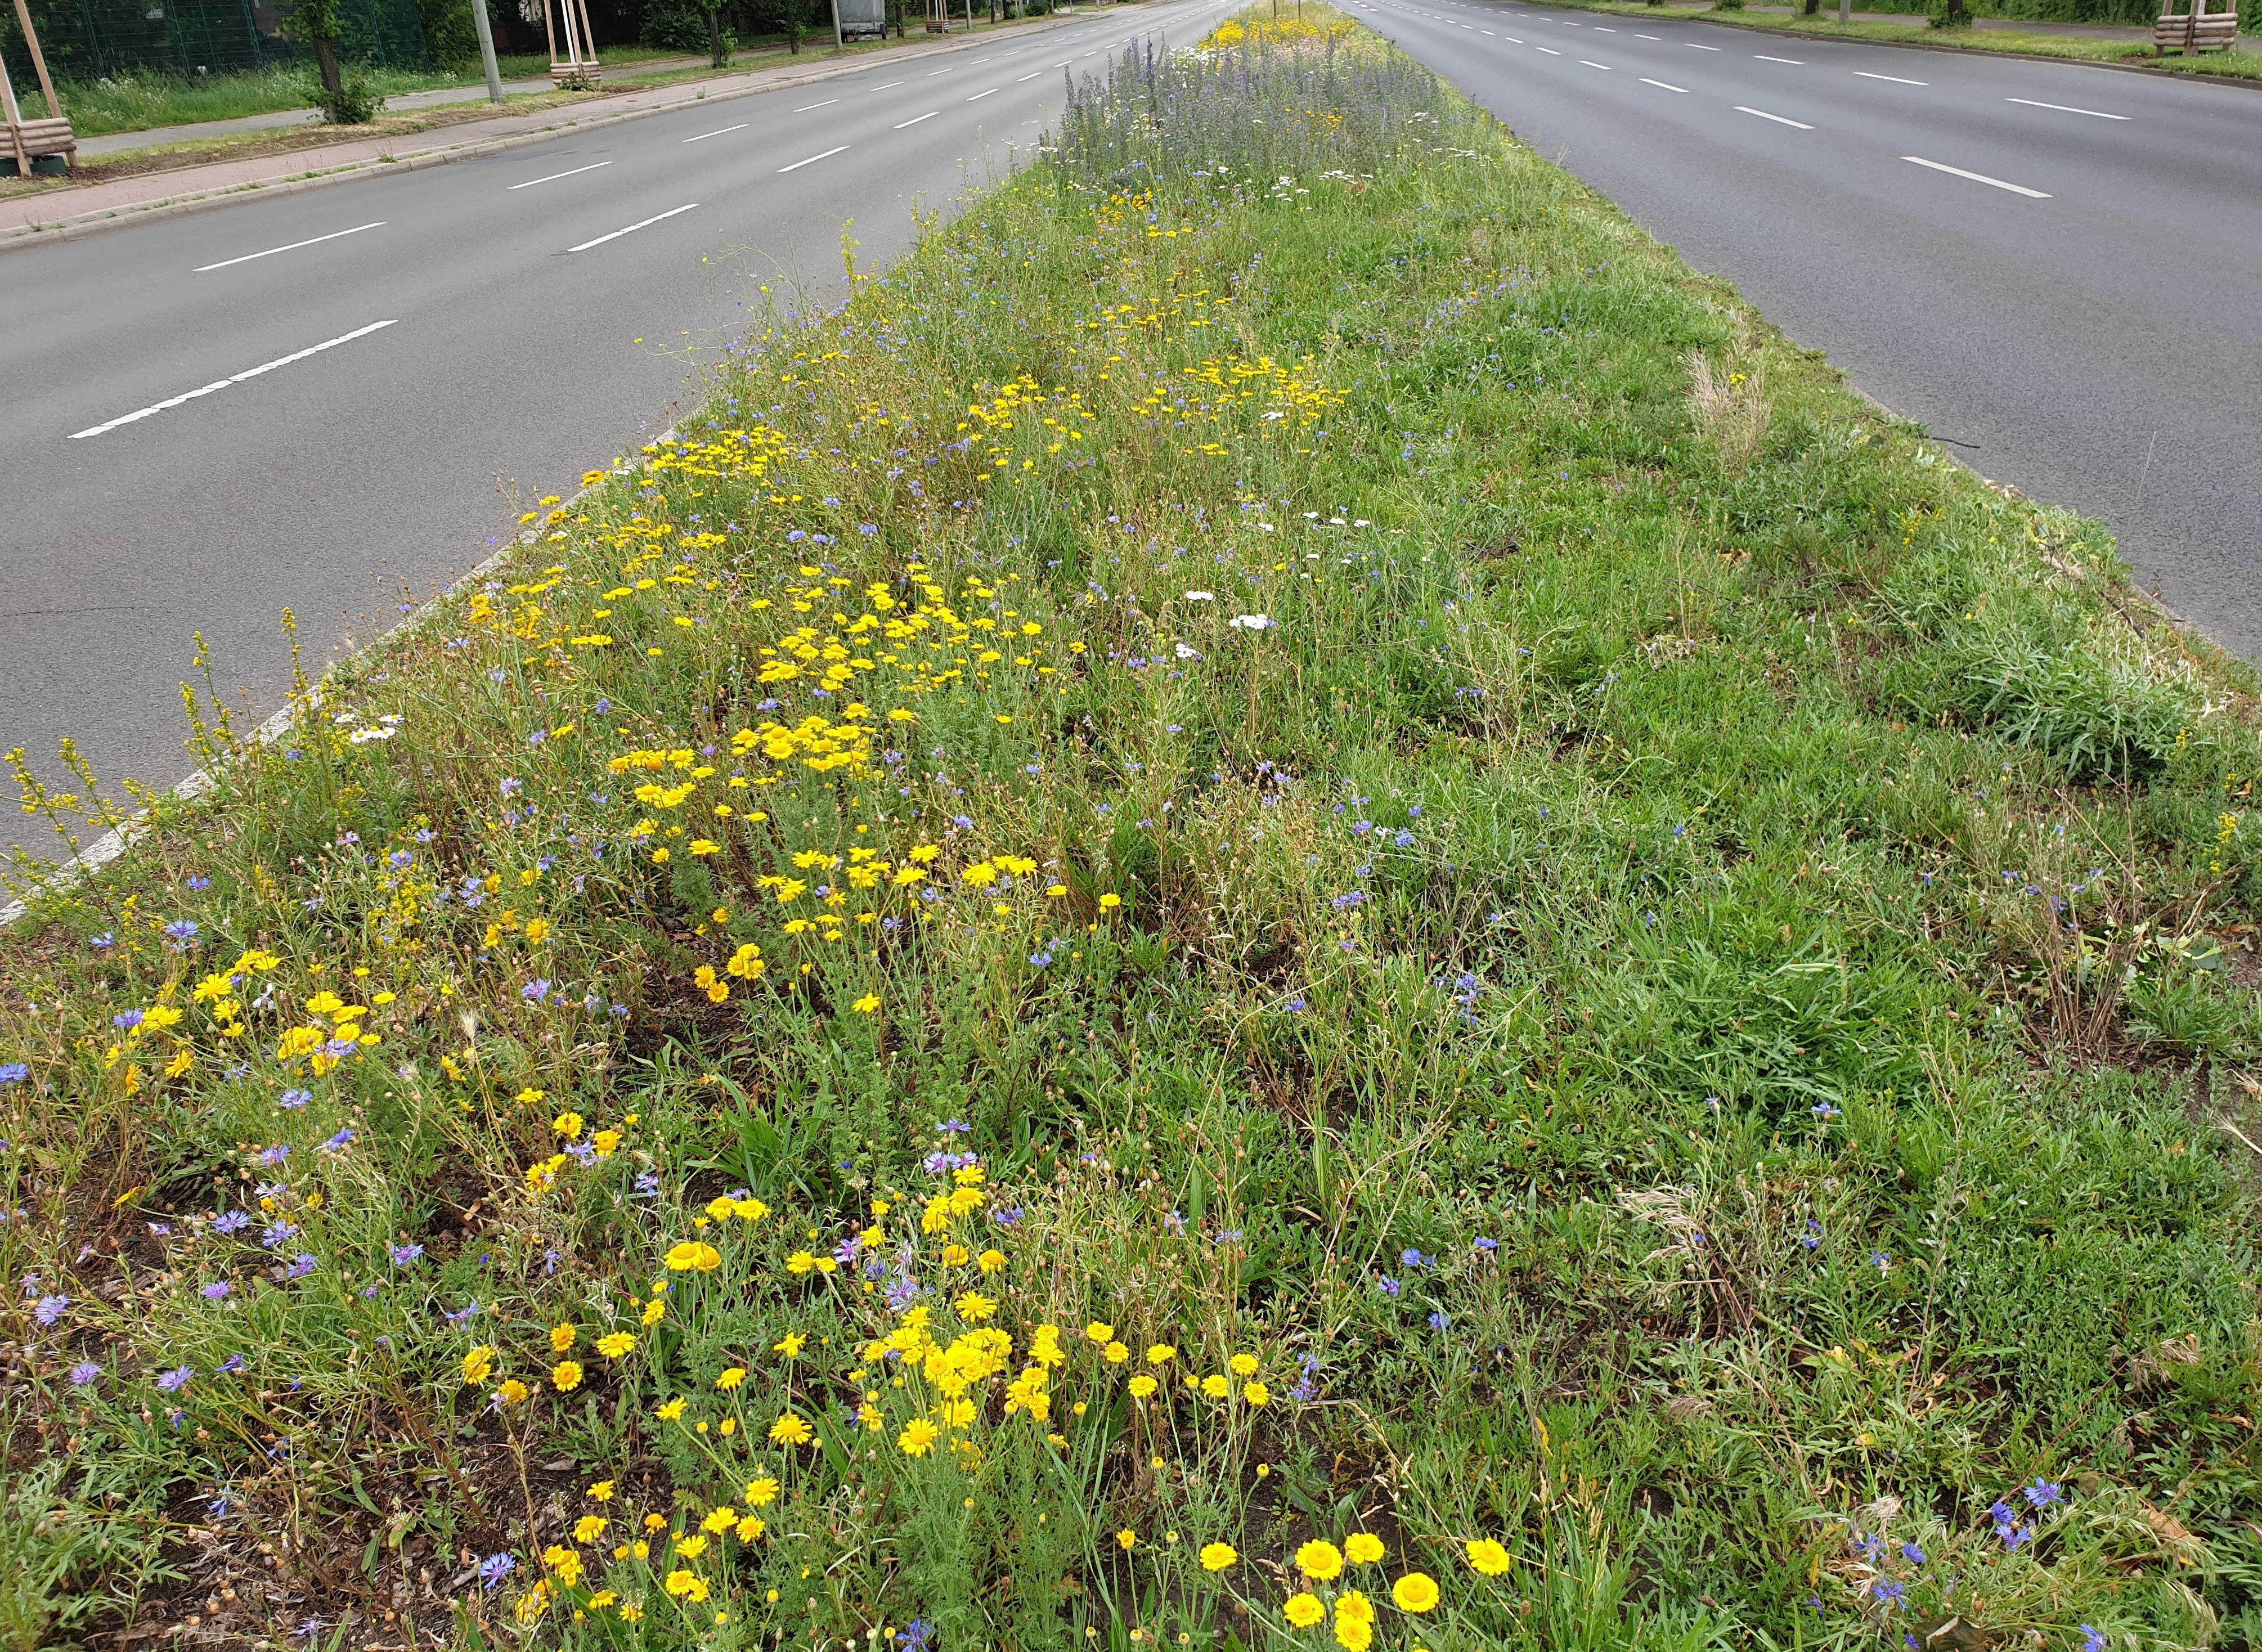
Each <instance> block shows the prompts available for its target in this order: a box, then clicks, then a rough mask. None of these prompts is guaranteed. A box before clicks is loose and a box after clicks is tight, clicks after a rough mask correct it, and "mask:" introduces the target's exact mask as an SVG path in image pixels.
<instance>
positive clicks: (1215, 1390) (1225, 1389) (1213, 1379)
mask: <svg viewBox="0 0 2262 1652" xmlns="http://www.w3.org/2000/svg"><path fill="white" fill-rule="evenodd" d="M1201 1391H1202V1392H1203V1393H1205V1394H1207V1395H1208V1396H1210V1398H1212V1399H1214V1400H1222V1399H1228V1398H1230V1397H1231V1396H1232V1394H1233V1384H1232V1383H1230V1382H1228V1381H1226V1380H1225V1379H1224V1378H1223V1377H1222V1376H1221V1375H1219V1374H1217V1373H1216V1372H1214V1371H1213V1372H1211V1373H1210V1374H1208V1375H1207V1376H1206V1377H1204V1378H1203V1379H1202V1380H1201Z"/></svg>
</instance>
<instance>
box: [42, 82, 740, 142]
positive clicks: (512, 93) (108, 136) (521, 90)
mask: <svg viewBox="0 0 2262 1652" xmlns="http://www.w3.org/2000/svg"><path fill="white" fill-rule="evenodd" d="M698 61H703V60H701V59H697V58H686V59H685V60H684V61H683V62H682V63H681V64H677V63H671V64H669V65H668V67H669V68H671V69H675V68H688V67H689V66H690V65H691V64H693V63H695V62H698ZM637 67H638V68H639V69H643V68H645V67H646V66H645V65H644V64H641V63H640V64H638V66H637ZM502 90H503V95H504V96H505V97H525V96H527V95H529V94H530V93H533V92H545V91H548V90H550V79H549V76H543V77H542V78H540V79H538V80H507V81H505V82H503V83H502ZM486 95H487V89H486V83H484V82H482V83H480V84H479V85H477V86H443V87H441V88H440V89H439V90H436V91H421V92H403V93H401V94H400V96H399V97H388V98H386V99H385V110H386V112H388V113H398V112H400V111H402V110H404V109H437V108H439V107H441V106H442V105H446V104H468V103H475V102H477V101H479V99H481V98H483V97H486ZM321 118H322V112H321V110H319V109H277V110H273V111H270V112H269V113H266V114H263V115H239V116H238V117H236V119H234V120H199V121H196V122H194V123H192V124H191V125H189V126H145V127H143V128H142V129H141V130H140V131H139V132H105V133H103V134H102V136H100V137H98V138H81V139H80V140H79V141H78V152H79V153H80V154H81V155H116V154H117V153H118V152H119V150H121V149H152V148H156V147H158V146H159V145H161V144H167V143H192V142H194V141H196V140H197V139H198V138H224V137H226V136H227V135H228V134H229V133H233V132H276V131H281V130H283V129H285V128H286V127H290V126H313V124H314V123H315V122H316V121H318V120H320V119H321Z"/></svg>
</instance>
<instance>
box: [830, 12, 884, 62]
mask: <svg viewBox="0 0 2262 1652" xmlns="http://www.w3.org/2000/svg"><path fill="white" fill-rule="evenodd" d="M880 32H881V33H882V34H883V35H884V34H885V33H886V32H887V31H886V30H885V29H882V30H881V31H880ZM846 44H847V41H846V40H843V39H842V38H841V35H840V0H832V49H833V50H834V51H836V52H837V51H839V49H840V48H841V47H844V46H846Z"/></svg>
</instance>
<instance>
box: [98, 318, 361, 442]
mask: <svg viewBox="0 0 2262 1652" xmlns="http://www.w3.org/2000/svg"><path fill="white" fill-rule="evenodd" d="M399 321H400V317H399V316H397V315H396V316H394V317H393V320H392V321H371V323H370V324H369V325H368V326H367V327H357V328H354V330H353V331H352V332H350V333H341V334H339V335H337V336H336V337H335V338H326V339H324V340H323V341H322V342H321V343H319V344H310V345H308V346H307V347H306V349H304V350H292V352H291V353H290V354H289V355H288V356H277V357H276V358H275V359H274V360H273V361H263V362H262V363H260V364H259V365H258V366H256V367H249V368H246V369H245V370H244V371H243V372H240V373H234V374H232V375H230V376H229V377H228V378H226V379H213V381H212V383H210V384H208V385H199V386H198V387H197V388H196V389H194V390H191V391H190V392H188V393H186V394H185V395H178V396H169V397H167V398H166V399H165V400H162V401H156V402H152V403H151V404H150V405H149V406H148V407H146V408H135V409H134V410H133V412H131V413H128V414H126V415H122V416H121V417H119V418H115V419H112V420H110V421H109V422H106V423H103V424H97V425H91V426H90V427H89V428H87V429H83V430H74V431H72V432H71V434H70V439H71V440H72V441H74V442H83V441H84V440H85V439H86V438H87V437H88V436H102V435H104V434H106V433H108V432H109V431H112V430H115V429H117V428H118V427H119V425H121V424H132V423H133V422H135V421H136V420H140V419H146V418H148V416H149V415H151V414H153V413H162V412H164V411H165V410H166V409H168V408H177V407H179V406H180V405H181V404H182V403H183V402H184V401H194V400H196V399H197V398H198V396H208V395H210V394H212V393H213V391H215V390H225V389H227V387H228V386H230V385H240V384H241V383H242V382H243V381H244V380H245V379H256V378H258V377H259V375H260V374H262V373H271V372H274V371H275V370H276V369H277V367H288V366H289V365H290V364H292V362H294V361H304V360H306V357H309V356H319V355H321V353H322V352H323V351H324V350H335V349H336V348H337V347H338V346H339V345H341V344H350V343H353V342H354V340H356V339H357V338H366V337H368V336H369V335H371V333H374V332H378V331H380V330H381V329H383V328H388V327H392V326H393V325H395V324H396V323H397V322H399Z"/></svg>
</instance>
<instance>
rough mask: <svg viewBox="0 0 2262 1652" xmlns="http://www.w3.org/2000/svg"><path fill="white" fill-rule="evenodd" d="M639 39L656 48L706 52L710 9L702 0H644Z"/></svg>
mask: <svg viewBox="0 0 2262 1652" xmlns="http://www.w3.org/2000/svg"><path fill="white" fill-rule="evenodd" d="M637 40H638V42H639V43H641V44H643V45H645V46H648V47H652V48H654V49H655V50H659V51H669V52H697V53H699V54H702V55H704V54H705V53H706V51H707V49H708V33H707V8H706V7H705V6H703V5H701V4H699V3H698V0H644V6H643V10H642V11H641V13H640V14H639V16H638V22H637Z"/></svg>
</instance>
